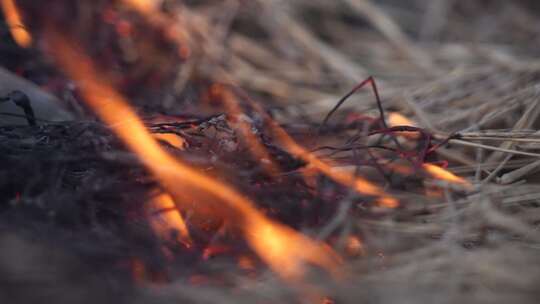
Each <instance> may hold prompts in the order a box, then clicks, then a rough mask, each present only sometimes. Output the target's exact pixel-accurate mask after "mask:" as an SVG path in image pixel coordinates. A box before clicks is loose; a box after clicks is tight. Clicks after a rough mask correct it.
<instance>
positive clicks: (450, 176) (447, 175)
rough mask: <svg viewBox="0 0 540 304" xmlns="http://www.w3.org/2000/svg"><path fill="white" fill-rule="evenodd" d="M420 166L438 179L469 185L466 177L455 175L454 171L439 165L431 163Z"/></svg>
mask: <svg viewBox="0 0 540 304" xmlns="http://www.w3.org/2000/svg"><path fill="white" fill-rule="evenodd" d="M422 167H423V168H424V170H426V172H427V173H429V174H430V175H431V176H432V177H434V178H436V179H440V180H443V181H446V182H449V183H453V184H459V185H463V186H467V187H470V186H471V183H470V182H469V181H467V180H466V179H464V178H462V177H459V176H457V175H455V174H454V173H452V172H450V171H448V170H446V169H444V168H441V167H439V166H436V165H433V164H423V165H422Z"/></svg>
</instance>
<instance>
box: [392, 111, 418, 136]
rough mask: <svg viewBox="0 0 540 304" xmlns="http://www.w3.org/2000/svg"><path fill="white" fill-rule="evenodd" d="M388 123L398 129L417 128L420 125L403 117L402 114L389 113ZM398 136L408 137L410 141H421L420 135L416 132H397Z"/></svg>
mask: <svg viewBox="0 0 540 304" xmlns="http://www.w3.org/2000/svg"><path fill="white" fill-rule="evenodd" d="M386 123H387V124H388V126H389V127H397V126H411V127H417V126H418V124H417V123H416V122H414V121H412V120H411V119H409V118H407V117H405V116H403V115H402V114H400V113H398V112H391V113H388V116H387V118H386ZM396 134H398V135H400V136H403V137H407V138H409V139H419V138H420V134H418V133H416V132H396Z"/></svg>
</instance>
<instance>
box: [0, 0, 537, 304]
mask: <svg viewBox="0 0 540 304" xmlns="http://www.w3.org/2000/svg"><path fill="white" fill-rule="evenodd" d="M519 3H520V4H518V2H516V1H504V0H500V1H496V0H492V1H467V0H433V1H421V0H417V1H412V0H411V1H399V0H383V1H368V0H336V1H325V0H296V1H279V0H254V1H249V2H248V1H236V0H228V1H203V3H202V4H198V5H193V6H189V7H185V8H184V9H183V10H182V20H184V21H183V22H185V23H186V24H188V25H189V27H190V31H191V33H192V34H193V37H196V38H194V39H193V41H192V43H193V45H192V46H193V47H194V50H195V51H194V54H196V55H195V56H193V57H191V58H190V59H189V60H188V61H187V62H185V63H184V64H183V69H182V70H181V72H179V73H177V78H176V79H175V81H174V82H173V84H172V87H171V90H172V91H171V92H172V93H171V94H173V95H174V94H177V95H178V96H180V95H182V94H185V91H186V88H187V87H189V85H190V81H191V80H192V79H193V78H195V77H194V75H196V76H197V78H198V79H199V78H204V79H210V80H214V81H219V82H232V83H234V84H235V85H237V86H239V87H242V88H243V89H245V90H246V91H248V92H249V93H250V94H251V95H252V96H254V97H255V98H256V99H258V100H259V101H261V102H264V103H265V104H266V105H268V107H271V106H275V107H277V108H278V109H279V110H278V111H276V113H275V114H276V117H279V118H280V119H281V122H285V123H289V122H298V121H302V119H304V118H305V117H310V118H311V119H313V120H318V121H320V120H321V119H322V118H323V117H324V115H325V114H326V113H327V112H328V111H329V110H330V109H331V108H332V106H333V105H334V104H335V102H336V101H337V100H338V99H339V97H340V96H341V95H343V94H344V92H346V91H348V90H349V89H350V88H351V86H353V85H354V84H356V83H358V82H359V81H361V80H363V79H364V78H365V77H367V76H368V75H373V76H375V77H376V79H377V81H378V83H379V84H380V87H381V88H380V90H381V93H382V96H383V99H384V101H383V104H384V106H385V108H387V109H393V110H396V111H400V112H401V113H404V114H405V115H406V116H408V117H411V118H413V119H414V120H415V121H416V122H417V123H418V125H420V126H422V127H424V128H426V129H427V130H429V131H431V132H433V133H434V134H436V135H437V136H439V137H440V138H443V137H445V136H446V135H448V134H451V133H458V134H460V135H461V136H460V138H459V139H453V140H451V141H450V143H449V145H448V146H446V147H444V148H442V149H441V150H440V158H441V159H447V160H449V161H450V162H451V169H452V170H454V171H455V172H457V173H459V174H460V175H461V176H464V177H466V178H467V179H469V180H470V181H472V182H473V184H474V190H464V189H455V188H452V187H449V186H448V185H439V187H441V188H443V189H444V194H445V195H444V199H434V198H429V197H425V196H420V195H418V196H413V195H412V194H403V195H404V196H406V197H407V201H408V202H409V204H408V205H407V206H405V207H404V208H402V209H399V210H396V211H393V212H388V213H384V214H382V215H380V216H379V217H377V218H376V219H374V218H369V217H366V218H358V217H353V216H350V215H348V213H347V211H348V208H349V207H350V202H349V201H347V200H344V201H342V202H339V203H340V204H341V205H342V209H340V210H341V211H342V212H341V213H340V212H338V213H337V214H336V219H335V221H333V222H332V225H333V226H332V227H331V228H332V229H333V231H334V232H336V233H337V234H338V235H341V236H342V237H345V236H347V235H348V234H349V233H351V232H352V231H354V232H356V233H361V235H362V236H363V238H364V248H365V252H364V254H363V255H362V256H360V257H357V258H355V259H351V260H349V261H347V262H346V264H345V265H344V268H345V269H346V270H347V273H348V276H347V277H346V279H345V280H343V281H341V282H332V281H327V279H321V278H319V277H318V276H314V280H315V281H317V283H316V284H317V285H319V286H321V288H323V289H324V290H325V291H326V292H327V294H328V295H329V296H331V297H332V298H333V299H335V301H336V303H361V302H365V303H396V302H397V303H459V302H460V303H508V302H516V303H536V302H537V299H538V298H540V291H539V289H538V287H537V285H536V283H537V282H538V280H539V279H540V266H539V265H540V252H539V250H540V234H539V233H538V231H537V229H538V225H539V223H540V211H539V210H540V209H539V208H538V207H539V206H540V205H539V200H540V185H538V180H539V179H538V177H537V175H536V172H537V171H538V168H539V167H540V166H539V162H540V160H539V159H538V158H539V157H540V153H539V151H538V149H539V148H540V145H539V142H540V137H539V136H540V135H539V133H537V132H536V130H537V129H538V127H539V124H538V118H539V115H540V105H539V97H540V87H539V86H538V85H539V84H540V82H539V79H540V77H539V76H540V61H538V59H537V58H535V56H537V54H536V53H537V50H538V47H540V28H539V27H538V26H535V25H536V23H538V20H539V17H540V8H539V7H538V4H536V2H535V1H522V2H519ZM162 106H163V107H164V108H166V109H167V108H168V109H172V108H174V107H176V106H178V105H177V104H175V103H174V102H171V101H170V100H168V101H167V100H165V101H163V104H162ZM347 109H349V110H352V109H354V110H356V111H362V112H363V113H376V111H375V109H376V105H375V103H374V102H373V98H372V96H371V93H370V91H369V90H367V89H366V90H365V92H361V93H359V94H357V95H355V97H353V98H352V99H351V100H350V101H348V103H347V104H346V105H345V106H344V107H343V108H342V109H341V110H340V112H341V113H342V114H343V113H345V112H347ZM338 115H340V114H339V113H338ZM324 229H329V228H328V227H325V228H321V231H316V232H312V233H313V234H314V235H316V234H317V233H321V234H323V235H327V234H328V232H327V231H326V230H324ZM0 242H1V243H2V247H4V245H6V246H7V245H9V244H12V243H14V242H15V243H16V245H17V246H22V247H25V246H29V245H25V244H24V242H23V241H22V240H14V239H13V238H12V237H11V236H9V237H8V236H6V237H4V239H1V240H0ZM21 242H23V243H21ZM33 246H35V245H33ZM44 250H45V249H44ZM6 254H7V253H6ZM32 261H34V262H35V263H36V265H37V264H40V263H42V262H43V261H41V260H40V259H32ZM29 263H30V262H29ZM53 263H54V261H53ZM58 265H60V263H58ZM7 266H9V267H12V266H13V265H7ZM7 266H6V267H4V266H2V268H4V269H8V270H9V267H7ZM59 267H60V266H59ZM5 271H7V270H5ZM0 273H2V272H0ZM63 279H65V278H64V276H62V275H59V276H58V278H57V280H63ZM48 280H49V278H46V279H45V281H48ZM88 280H90V281H91V282H92V286H97V285H99V283H98V282H95V278H89V279H88ZM235 280H237V286H234V288H233V287H230V288H223V287H200V288H197V287H193V286H187V285H186V284H184V282H174V283H172V284H170V285H167V286H160V287H159V288H155V287H153V286H152V287H150V286H145V287H141V288H139V289H138V290H137V291H133V293H131V294H130V295H129V296H125V297H126V298H127V299H129V300H130V301H132V302H133V301H134V302H136V303H169V302H192V303H254V302H257V303H258V302H268V303H277V302H291V301H296V300H292V299H294V298H296V297H297V294H296V293H297V291H295V290H294V289H292V290H291V289H290V288H289V287H290V286H286V285H285V284H284V283H283V282H281V281H280V280H278V279H277V278H276V277H275V276H274V275H272V274H270V273H268V274H265V275H263V276H261V277H259V278H257V279H256V280H252V279H246V278H242V277H238V278H235ZM78 288H80V286H76V290H79V289H78ZM95 288H96V289H99V287H95ZM301 297H302V295H300V298H301ZM113 298H114V299H117V298H116V296H115V297H113ZM120 298H122V299H124V298H123V296H122V297H120ZM299 302H302V301H299Z"/></svg>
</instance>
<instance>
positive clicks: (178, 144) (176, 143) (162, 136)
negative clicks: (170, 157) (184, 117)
mask: <svg viewBox="0 0 540 304" xmlns="http://www.w3.org/2000/svg"><path fill="white" fill-rule="evenodd" d="M152 135H153V136H154V138H156V139H159V140H162V141H164V142H166V143H168V144H169V145H171V146H173V147H175V148H177V149H180V150H182V149H184V147H185V146H186V144H187V143H186V141H185V140H184V139H183V138H182V137H181V136H180V135H177V134H172V133H154V134H152Z"/></svg>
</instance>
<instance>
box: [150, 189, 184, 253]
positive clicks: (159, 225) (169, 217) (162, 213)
mask: <svg viewBox="0 0 540 304" xmlns="http://www.w3.org/2000/svg"><path fill="white" fill-rule="evenodd" d="M146 210H147V213H148V214H149V219H150V226H151V227H152V229H153V230H154V232H155V233H156V234H157V235H158V236H159V237H160V238H161V239H163V240H169V241H171V240H172V239H171V237H172V236H173V235H174V232H177V233H178V236H179V238H180V239H179V241H182V242H184V243H187V244H190V243H191V237H190V235H189V231H188V229H187V226H186V223H185V221H184V218H183V217H182V215H181V214H180V211H178V209H177V208H176V205H175V204H174V201H173V199H172V197H171V196H170V195H168V194H166V193H162V194H160V195H158V196H156V197H155V198H153V199H152V200H150V202H149V204H148V206H147V208H146ZM172 241H174V240H172Z"/></svg>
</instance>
